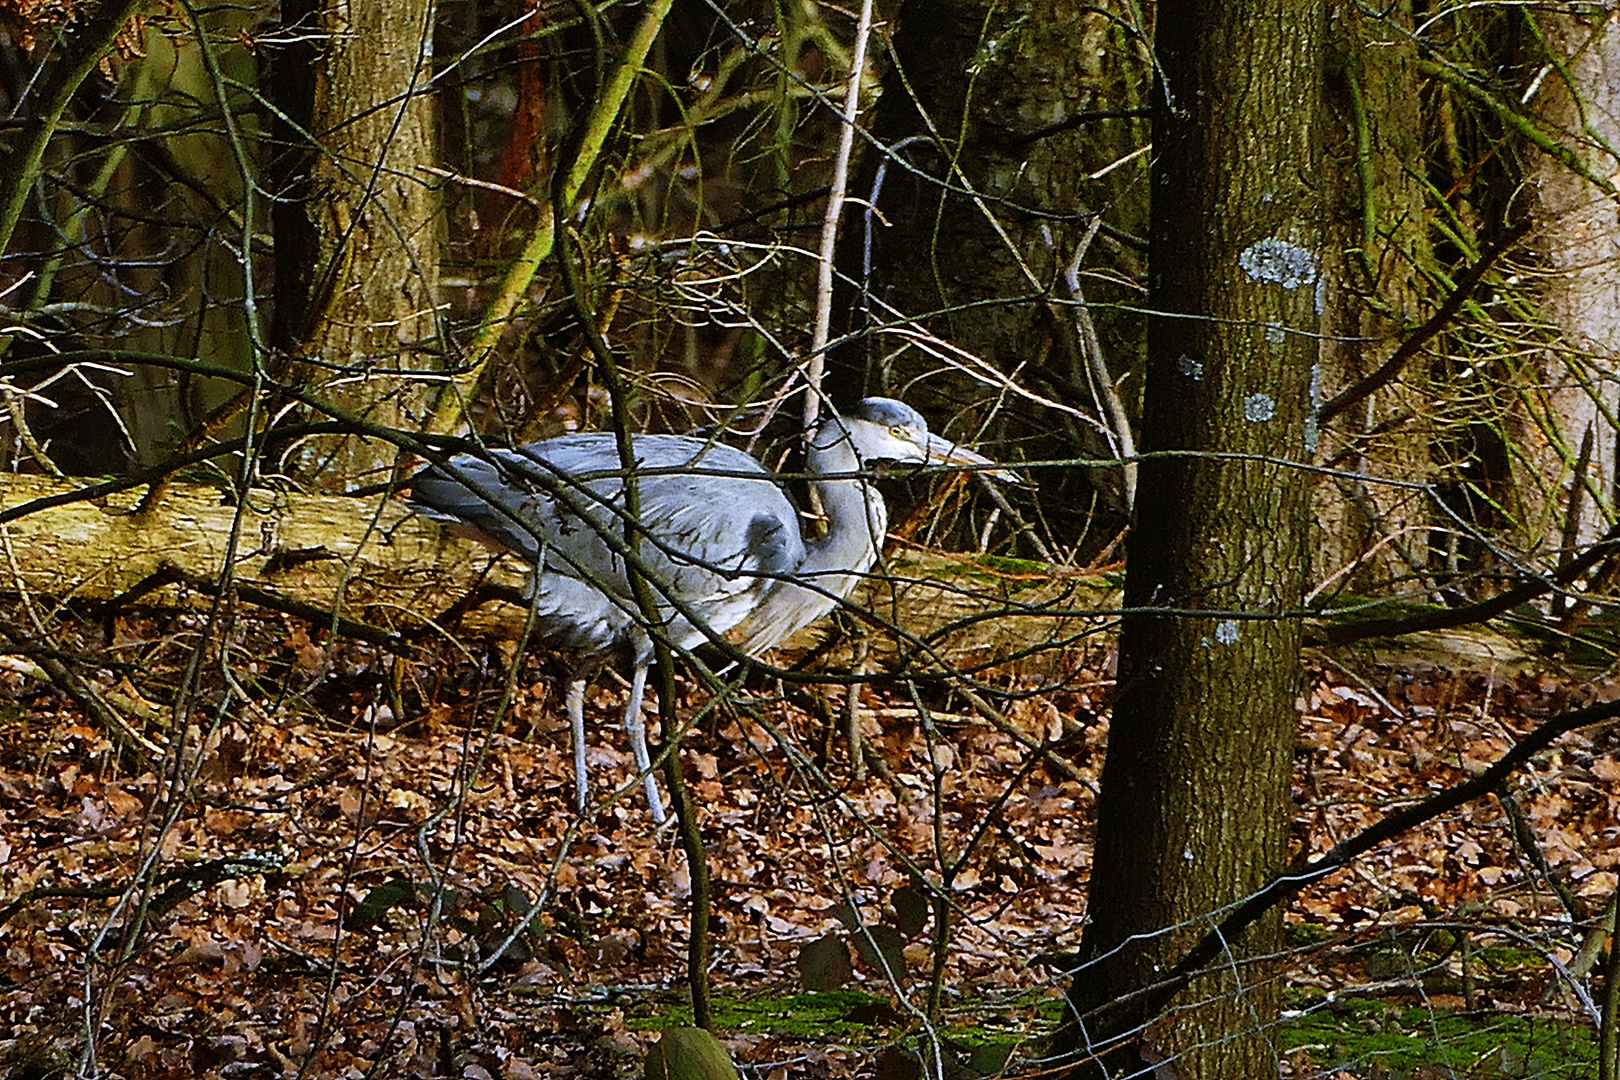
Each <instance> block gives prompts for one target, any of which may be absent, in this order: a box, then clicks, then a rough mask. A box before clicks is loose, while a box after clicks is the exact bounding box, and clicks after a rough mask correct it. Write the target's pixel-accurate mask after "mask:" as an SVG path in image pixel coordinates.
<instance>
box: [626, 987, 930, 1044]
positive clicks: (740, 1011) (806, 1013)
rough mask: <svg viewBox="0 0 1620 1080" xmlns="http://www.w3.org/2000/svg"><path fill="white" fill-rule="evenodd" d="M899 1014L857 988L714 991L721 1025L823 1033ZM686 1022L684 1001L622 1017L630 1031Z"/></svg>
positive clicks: (889, 1020)
mask: <svg viewBox="0 0 1620 1080" xmlns="http://www.w3.org/2000/svg"><path fill="white" fill-rule="evenodd" d="M898 1016H899V1014H897V1013H896V1012H895V1011H894V1008H893V1006H891V1005H890V1004H889V999H888V998H887V997H884V996H883V995H881V994H871V993H867V992H865V991H862V990H833V991H829V992H825V993H804V994H789V995H787V996H785V997H776V998H771V997H756V998H738V997H727V996H716V997H715V999H714V1019H715V1026H716V1027H718V1028H719V1029H720V1030H722V1031H734V1032H749V1033H763V1032H769V1033H771V1034H774V1035H782V1036H788V1037H800V1038H826V1037H828V1036H846V1035H858V1034H860V1033H862V1032H866V1031H869V1030H872V1029H874V1028H888V1027H893V1026H894V1022H895V1020H897V1019H898ZM691 1024H692V1008H691V1005H690V1004H688V1003H686V1002H679V1003H670V1004H667V1005H665V1006H663V1007H661V1008H660V1009H659V1010H658V1012H657V1014H656V1015H653V1016H642V1017H631V1018H630V1019H628V1020H627V1021H626V1026H627V1027H629V1028H630V1029H631V1030H632V1031H663V1030H665V1029H667V1028H676V1027H690V1026H691Z"/></svg>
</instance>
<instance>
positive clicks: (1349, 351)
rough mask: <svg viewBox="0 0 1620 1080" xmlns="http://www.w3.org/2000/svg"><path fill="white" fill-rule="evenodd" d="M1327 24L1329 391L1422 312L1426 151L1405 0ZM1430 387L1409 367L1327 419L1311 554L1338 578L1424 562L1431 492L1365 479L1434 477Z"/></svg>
mask: <svg viewBox="0 0 1620 1080" xmlns="http://www.w3.org/2000/svg"><path fill="white" fill-rule="evenodd" d="M1391 24H1393V26H1392V25H1391ZM1330 26H1331V27H1332V31H1331V38H1332V40H1331V44H1330V48H1331V51H1332V58H1331V60H1330V65H1331V70H1330V73H1329V75H1328V94H1329V99H1328V107H1329V108H1330V110H1331V116H1332V122H1331V125H1330V126H1328V128H1327V130H1328V132H1330V133H1331V142H1330V144H1329V145H1328V146H1327V148H1326V153H1325V154H1324V156H1323V163H1324V167H1323V178H1324V193H1325V197H1326V200H1327V211H1328V212H1327V216H1326V218H1325V221H1326V222H1327V230H1328V234H1327V236H1326V238H1325V243H1324V245H1323V280H1324V285H1325V288H1324V290H1323V311H1322V350H1321V351H1322V376H1321V383H1320V385H1321V393H1322V397H1323V398H1324V399H1325V398H1328V397H1331V396H1332V395H1333V394H1334V393H1336V392H1338V391H1339V390H1342V389H1343V388H1345V387H1347V386H1350V385H1353V384H1354V383H1356V382H1357V381H1358V380H1360V379H1362V378H1364V377H1365V376H1366V375H1368V374H1369V373H1370V372H1373V371H1376V370H1378V368H1379V366H1380V365H1381V364H1383V363H1384V361H1385V360H1387V359H1389V357H1390V355H1391V354H1392V353H1393V352H1394V350H1395V349H1396V347H1397V346H1398V345H1399V344H1400V342H1401V340H1402V339H1403V338H1404V337H1405V335H1406V334H1408V333H1410V332H1411V330H1412V329H1413V328H1414V327H1416V326H1417V325H1419V324H1420V323H1421V322H1422V321H1423V317H1424V315H1425V311H1424V310H1423V307H1422V299H1423V298H1422V296H1421V295H1420V293H1419V291H1418V289H1417V281H1418V277H1419V270H1420V268H1422V267H1425V266H1428V265H1430V264H1431V263H1432V261H1433V260H1432V257H1431V255H1430V253H1429V247H1428V240H1427V237H1426V235H1425V229H1426V222H1427V217H1426V215H1425V208H1424V201H1423V181H1422V177H1421V176H1420V175H1419V174H1418V172H1417V170H1416V169H1414V167H1413V165H1412V163H1413V162H1417V161H1420V160H1422V155H1423V149H1422V147H1421V145H1420V139H1421V136H1422V133H1423V122H1422V117H1421V115H1420V110H1419V97H1418V82H1417V75H1418V73H1417V45H1416V39H1415V38H1414V37H1413V36H1412V6H1411V4H1410V3H1407V2H1403V3H1398V4H1395V5H1392V6H1390V7H1388V8H1381V9H1380V11H1379V12H1378V13H1377V14H1376V15H1375V14H1373V13H1370V12H1369V11H1368V10H1367V9H1364V8H1362V7H1359V6H1357V5H1354V4H1343V5H1336V6H1335V8H1334V14H1333V17H1332V19H1331V20H1330ZM1427 397H1428V394H1427V379H1426V378H1425V370H1424V366H1423V365H1422V364H1421V363H1409V364H1407V365H1406V366H1405V368H1403V369H1402V371H1401V373H1400V375H1399V376H1398V377H1397V378H1396V379H1395V380H1393V381H1392V382H1391V383H1390V385H1388V386H1386V387H1384V388H1382V389H1379V390H1377V391H1374V392H1373V393H1372V394H1370V395H1368V396H1367V398H1366V399H1365V400H1363V401H1360V402H1358V403H1356V404H1355V405H1354V406H1352V407H1351V408H1350V409H1349V410H1348V411H1347V412H1346V413H1345V414H1343V415H1342V416H1340V417H1338V418H1336V419H1334V420H1332V421H1329V422H1327V423H1324V424H1323V425H1322V432H1321V440H1320V444H1319V446H1318V450H1317V459H1318V461H1319V462H1321V463H1323V464H1329V465H1331V466H1332V467H1333V468H1334V469H1335V470H1338V471H1339V475H1335V476H1329V477H1324V478H1321V479H1319V480H1318V481H1317V484H1316V492H1315V500H1314V512H1313V514H1312V521H1313V531H1314V533H1315V536H1314V537H1313V540H1312V544H1311V550H1312V552H1313V553H1314V554H1315V556H1316V560H1317V563H1316V565H1317V569H1318V573H1319V574H1320V575H1322V576H1324V577H1325V576H1328V575H1334V574H1339V575H1340V576H1339V578H1338V579H1337V580H1336V584H1338V585H1339V586H1340V587H1343V586H1344V585H1349V586H1351V587H1353V588H1356V589H1358V590H1359V591H1364V592H1378V591H1382V590H1384V589H1386V588H1387V583H1388V582H1390V581H1400V580H1406V579H1409V578H1410V577H1411V575H1413V574H1414V573H1421V572H1422V571H1423V570H1424V568H1425V567H1426V566H1427V564H1428V543H1429V537H1428V534H1427V528H1426V526H1427V523H1428V522H1429V521H1430V519H1431V518H1432V507H1431V506H1430V505H1429V504H1428V498H1427V496H1426V495H1425V494H1424V493H1423V492H1421V491H1418V490H1414V489H1412V488H1410V487H1397V486H1394V485H1389V484H1378V483H1369V482H1368V481H1366V480H1363V479H1361V478H1360V477H1363V476H1379V477H1388V478H1390V479H1392V480H1399V481H1408V482H1411V483H1418V484H1421V483H1424V482H1425V481H1427V480H1428V479H1429V478H1430V474H1431V473H1432V471H1433V469H1432V465H1431V462H1430V441H1431V436H1432V432H1431V430H1430V429H1431V424H1430V421H1429V416H1430V414H1431V412H1432V411H1433V410H1432V408H1431V407H1430V405H1429V403H1428V400H1427ZM1341 572H1342V573H1341Z"/></svg>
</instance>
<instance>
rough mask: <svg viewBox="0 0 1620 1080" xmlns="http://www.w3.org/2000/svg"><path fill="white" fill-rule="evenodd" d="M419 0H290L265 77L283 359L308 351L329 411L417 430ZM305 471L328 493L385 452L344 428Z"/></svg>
mask: <svg viewBox="0 0 1620 1080" xmlns="http://www.w3.org/2000/svg"><path fill="white" fill-rule="evenodd" d="M431 11H432V5H431V4H430V3H429V2H428V0H399V2H390V3H381V2H379V0H357V2H355V3H333V2H331V0H294V2H292V3H289V4H287V5H284V7H283V21H284V22H285V23H286V24H287V26H286V29H285V31H284V34H283V35H282V36H283V37H285V38H286V39H287V40H288V41H289V44H286V45H284V46H280V47H278V48H276V49H275V50H274V51H273V53H272V57H273V59H272V77H271V78H270V80H269V85H270V86H271V87H272V90H273V93H274V96H275V97H276V99H277V104H278V106H279V112H278V114H277V115H276V117H275V123H274V124H273V125H272V130H273V133H274V135H275V137H276V140H277V143H278V144H279V145H280V146H281V148H282V149H281V151H280V152H279V153H278V154H277V155H276V156H275V157H274V158H273V161H272V167H271V175H272V178H273V184H274V187H275V190H276V191H277V194H278V196H279V197H278V199H277V200H276V202H275V204H274V207H273V210H272V221H273V224H274V231H275V312H274V317H273V321H272V324H271V335H270V339H271V344H272V345H273V346H274V347H275V349H276V350H277V351H278V353H279V355H280V358H281V359H282V360H283V361H284V360H286V359H289V358H290V359H302V358H306V357H307V358H310V359H312V360H314V361H316V363H313V364H310V365H309V366H308V368H307V377H308V381H309V383H310V384H311V385H312V386H319V385H322V384H324V385H325V387H326V391H325V393H326V396H327V398H328V400H329V401H331V403H332V404H334V405H336V406H337V407H338V408H340V409H343V410H345V411H347V412H349V413H351V414H353V415H357V416H363V417H365V418H367V419H370V420H374V421H376V422H378V423H381V424H386V425H388V426H391V427H398V428H405V429H414V428H418V427H420V426H421V425H422V422H423V420H424V418H425V416H426V405H427V401H428V390H429V387H427V386H426V385H424V383H423V382H422V381H421V380H420V378H418V377H416V376H415V375H414V374H413V370H420V369H425V368H428V367H430V366H432V365H431V362H430V361H431V358H432V357H433V356H434V355H435V354H436V353H437V352H438V350H439V344H438V340H437V339H438V332H437V303H438V251H439V245H440V239H439V235H438V225H439V221H438V198H437V195H436V193H435V192H434V191H433V189H431V188H430V187H428V185H427V183H426V181H427V180H428V179H429V175H430V174H428V173H425V172H424V171H423V170H422V168H421V166H426V165H436V164H437V163H438V158H437V156H436V153H435V142H434V134H433V116H432V100H433V99H432V96H431V86H430V82H429V80H430V78H431V76H432V70H431V65H430V59H431V54H432V49H431V46H432V20H431V17H430V12H431ZM307 450H308V452H307V453H306V454H305V455H304V460H303V465H304V466H305V468H306V469H307V470H308V471H309V472H311V473H317V474H321V475H323V476H324V477H325V478H327V479H328V481H329V482H330V484H331V486H335V487H342V486H343V485H344V484H346V483H352V482H355V481H357V480H360V481H362V482H363V480H364V479H376V478H377V477H376V473H377V471H378V470H379V469H382V468H385V467H387V465H389V464H390V463H391V462H392V460H393V457H392V453H391V452H390V450H391V448H388V447H386V446H384V445H382V444H380V443H376V442H368V441H365V440H360V439H356V438H353V437H333V438H327V439H320V440H316V441H315V442H313V443H311V444H310V445H309V446H308V448H307Z"/></svg>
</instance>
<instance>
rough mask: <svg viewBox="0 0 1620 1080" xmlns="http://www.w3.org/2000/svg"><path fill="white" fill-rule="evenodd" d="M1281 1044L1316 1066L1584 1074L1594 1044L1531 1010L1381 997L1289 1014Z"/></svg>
mask: <svg viewBox="0 0 1620 1080" xmlns="http://www.w3.org/2000/svg"><path fill="white" fill-rule="evenodd" d="M1279 1044H1280V1045H1281V1046H1282V1047H1283V1048H1284V1049H1285V1052H1288V1053H1294V1052H1300V1053H1303V1055H1304V1056H1305V1057H1307V1058H1308V1059H1309V1061H1310V1063H1311V1065H1312V1066H1314V1067H1318V1068H1343V1069H1346V1070H1348V1071H1350V1072H1353V1073H1355V1074H1357V1075H1373V1074H1376V1075H1381V1076H1392V1077H1398V1076H1405V1075H1408V1074H1411V1073H1413V1072H1414V1071H1416V1070H1418V1069H1419V1068H1425V1069H1427V1070H1429V1072H1427V1073H1425V1074H1424V1075H1431V1074H1433V1075H1438V1074H1437V1073H1435V1072H1434V1070H1445V1069H1454V1070H1458V1075H1464V1076H1469V1077H1474V1078H1479V1080H1484V1078H1494V1077H1504V1078H1506V1077H1522V1076H1541V1077H1557V1076H1570V1077H1574V1076H1585V1075H1589V1074H1590V1073H1591V1071H1592V1070H1593V1069H1594V1068H1595V1066H1596V1062H1597V1046H1596V1044H1595V1042H1594V1041H1593V1038H1592V1033H1591V1031H1590V1030H1588V1029H1587V1028H1585V1027H1580V1026H1577V1025H1574V1024H1570V1023H1565V1022H1561V1021H1556V1020H1551V1019H1547V1018H1545V1017H1534V1016H1510V1015H1502V1014H1495V1013H1488V1014H1479V1013H1469V1014H1464V1013H1447V1012H1438V1011H1436V1010H1433V1009H1424V1008H1415V1007H1403V1006H1397V1005H1392V1004H1389V1003H1387V1002H1381V1001H1338V1002H1333V1003H1331V1004H1329V1005H1326V1006H1321V1007H1318V1008H1316V1009H1315V1010H1314V1011H1309V1012H1306V1013H1304V1014H1303V1015H1298V1016H1294V1017H1292V1018H1290V1019H1287V1020H1285V1021H1284V1022H1283V1024H1282V1030H1281V1033H1280V1038H1279Z"/></svg>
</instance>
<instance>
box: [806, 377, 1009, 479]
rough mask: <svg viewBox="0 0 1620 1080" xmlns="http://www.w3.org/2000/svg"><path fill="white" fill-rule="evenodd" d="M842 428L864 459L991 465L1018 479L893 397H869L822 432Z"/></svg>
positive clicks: (991, 470)
mask: <svg viewBox="0 0 1620 1080" xmlns="http://www.w3.org/2000/svg"><path fill="white" fill-rule="evenodd" d="M840 428H841V429H842V432H843V434H842V437H845V438H848V439H849V441H850V443H851V445H852V446H853V447H854V449H855V451H856V453H858V454H859V455H860V457H861V460H862V461H863V462H867V463H875V462H885V461H886V462H894V463H896V464H901V465H946V466H949V465H955V466H965V467H968V468H974V467H980V468H983V467H986V466H989V467H990V468H989V469H988V470H987V471H988V472H989V474H990V475H991V476H993V477H995V478H996V479H998V480H1007V481H1016V479H1017V478H1016V477H1015V476H1014V475H1013V474H1012V473H1010V472H1007V471H1006V470H1005V469H998V468H994V466H995V464H996V463H995V462H993V461H991V460H990V459H989V458H987V457H984V456H983V455H981V454H976V453H974V452H973V451H972V450H968V449H966V448H965V447H961V446H957V445H956V444H955V443H953V442H951V441H950V440H949V439H942V438H940V437H939V436H938V435H935V434H933V433H932V432H930V431H929V430H928V423H927V421H925V420H924V419H923V418H922V415H921V414H920V413H918V412H917V410H916V409H913V408H912V407H911V406H910V405H907V404H906V403H905V402H903V401H895V400H894V399H893V398H884V397H869V398H866V399H864V400H862V401H861V402H860V404H858V405H856V406H855V408H854V409H852V410H851V411H850V412H849V414H848V415H846V416H842V417H838V418H836V419H834V420H832V421H829V423H827V424H825V425H823V427H822V432H823V433H836V432H837V431H838V429H840ZM829 429H831V431H830V432H829ZM822 438H825V434H822V433H818V441H819V440H820V439H822Z"/></svg>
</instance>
